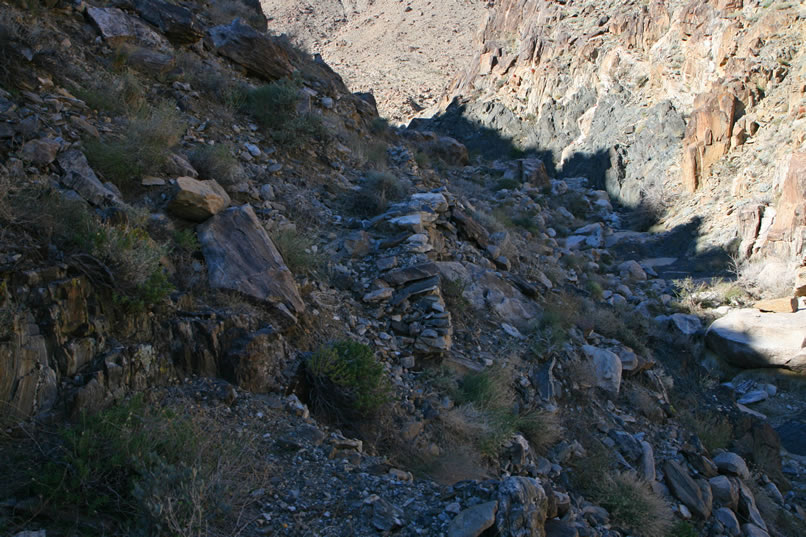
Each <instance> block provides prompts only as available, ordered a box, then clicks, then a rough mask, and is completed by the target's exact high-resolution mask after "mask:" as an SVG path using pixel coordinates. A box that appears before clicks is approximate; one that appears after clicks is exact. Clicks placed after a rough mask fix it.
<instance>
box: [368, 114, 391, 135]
mask: <svg viewBox="0 0 806 537" xmlns="http://www.w3.org/2000/svg"><path fill="white" fill-rule="evenodd" d="M388 131H389V122H388V121H387V120H386V119H385V118H382V117H376V118H373V120H372V123H370V125H369V132H371V133H372V134H374V135H376V136H379V135H382V134H386V133H387V132H388Z"/></svg>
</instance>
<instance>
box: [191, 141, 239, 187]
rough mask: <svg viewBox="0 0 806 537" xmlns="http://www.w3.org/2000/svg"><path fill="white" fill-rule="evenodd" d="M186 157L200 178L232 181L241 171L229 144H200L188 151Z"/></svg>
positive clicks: (222, 181) (223, 181)
mask: <svg viewBox="0 0 806 537" xmlns="http://www.w3.org/2000/svg"><path fill="white" fill-rule="evenodd" d="M188 159H189V160H190V164H191V165H192V166H193V168H195V170H196V171H197V172H199V177H201V178H202V179H213V180H215V181H218V182H220V183H223V184H227V183H231V182H233V181H234V180H235V179H236V178H237V177H238V175H239V174H240V173H241V172H242V170H241V166H240V164H239V163H238V159H236V158H235V157H234V156H233V155H232V148H231V147H230V146H229V144H216V145H207V144H204V145H200V146H198V147H196V148H195V149H193V151H191V152H190V154H189V155H188Z"/></svg>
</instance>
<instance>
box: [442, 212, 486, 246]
mask: <svg viewBox="0 0 806 537" xmlns="http://www.w3.org/2000/svg"><path fill="white" fill-rule="evenodd" d="M451 215H452V216H453V220H454V221H455V222H456V223H457V224H458V225H459V228H460V229H461V230H462V232H463V233H464V234H465V235H467V236H468V237H470V238H471V239H472V240H474V241H476V243H477V244H478V245H479V246H481V247H482V248H486V247H487V245H488V244H490V234H489V233H488V232H487V230H486V229H484V226H482V225H481V224H479V223H478V222H477V221H476V220H474V219H473V218H472V217H471V216H469V215H467V214H466V213H465V212H464V211H463V210H461V209H459V208H458V207H454V208H453V210H452V211H451Z"/></svg>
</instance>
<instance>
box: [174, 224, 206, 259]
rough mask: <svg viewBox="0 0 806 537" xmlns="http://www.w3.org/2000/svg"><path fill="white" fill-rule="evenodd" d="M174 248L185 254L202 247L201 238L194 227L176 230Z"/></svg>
mask: <svg viewBox="0 0 806 537" xmlns="http://www.w3.org/2000/svg"><path fill="white" fill-rule="evenodd" d="M173 243H174V249H175V250H177V251H178V252H179V253H181V254H183V255H190V254H192V253H193V252H196V251H198V250H199V249H200V248H201V244H200V243H199V238H198V237H197V236H196V232H195V231H193V229H183V230H178V231H175V232H174V234H173Z"/></svg>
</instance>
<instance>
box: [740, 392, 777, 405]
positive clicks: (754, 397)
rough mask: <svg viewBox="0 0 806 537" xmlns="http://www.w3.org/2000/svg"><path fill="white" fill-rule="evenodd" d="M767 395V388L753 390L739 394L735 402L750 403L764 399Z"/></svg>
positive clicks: (768, 395) (767, 397)
mask: <svg viewBox="0 0 806 537" xmlns="http://www.w3.org/2000/svg"><path fill="white" fill-rule="evenodd" d="M769 397H770V393H769V392H768V391H767V390H753V391H751V392H747V393H746V394H744V395H743V396H741V397H740V398H739V399H737V400H736V402H737V403H739V404H741V405H752V404H753V403H760V402H761V401H766V400H767V399H769Z"/></svg>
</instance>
